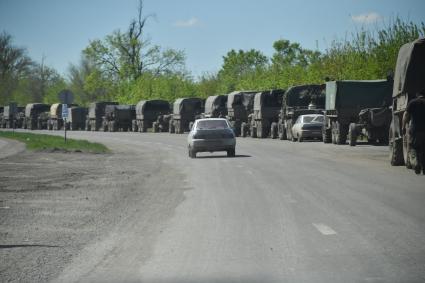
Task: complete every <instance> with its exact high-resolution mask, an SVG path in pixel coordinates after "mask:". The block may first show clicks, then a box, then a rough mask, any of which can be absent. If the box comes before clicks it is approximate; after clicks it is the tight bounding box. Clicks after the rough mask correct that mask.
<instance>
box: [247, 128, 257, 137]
mask: <svg viewBox="0 0 425 283" xmlns="http://www.w3.org/2000/svg"><path fill="white" fill-rule="evenodd" d="M249 131H250V134H251V138H256V137H257V127H256V126H254V125H251V127H250V128H249Z"/></svg>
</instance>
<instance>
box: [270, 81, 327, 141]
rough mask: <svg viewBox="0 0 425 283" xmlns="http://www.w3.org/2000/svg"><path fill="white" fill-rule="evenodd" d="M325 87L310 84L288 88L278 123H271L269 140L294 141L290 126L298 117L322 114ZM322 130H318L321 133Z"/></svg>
mask: <svg viewBox="0 0 425 283" xmlns="http://www.w3.org/2000/svg"><path fill="white" fill-rule="evenodd" d="M325 94H326V92H325V85H324V84H321V85H320V84H310V85H299V86H293V87H290V88H289V89H288V90H287V91H286V92H285V94H284V96H283V100H282V109H281V110H280V113H279V119H278V122H273V123H272V125H271V129H270V136H271V138H273V139H275V138H277V137H279V139H281V140H286V139H288V140H294V139H295V137H294V136H293V135H292V126H293V125H294V123H295V121H296V120H297V118H298V117H299V116H300V115H306V114H323V111H324V109H325ZM321 130H322V129H319V131H321Z"/></svg>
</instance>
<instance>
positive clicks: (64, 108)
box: [62, 104, 68, 143]
mask: <svg viewBox="0 0 425 283" xmlns="http://www.w3.org/2000/svg"><path fill="white" fill-rule="evenodd" d="M67 118H68V104H62V120H63V128H64V130H65V143H66V119H67Z"/></svg>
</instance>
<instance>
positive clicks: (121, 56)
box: [83, 0, 185, 81]
mask: <svg viewBox="0 0 425 283" xmlns="http://www.w3.org/2000/svg"><path fill="white" fill-rule="evenodd" d="M149 17H150V16H146V17H145V16H143V1H142V0H140V1H139V7H138V16H137V18H136V19H133V20H132V21H131V23H130V25H129V28H128V30H127V31H126V32H121V31H120V30H118V31H115V32H113V33H112V34H110V35H108V36H106V37H105V39H103V40H94V41H91V42H90V44H89V46H88V47H87V48H86V49H85V50H84V51H83V52H84V54H85V56H87V58H88V59H89V60H90V61H92V62H93V63H94V64H95V66H96V67H97V68H98V69H99V70H100V71H101V72H102V74H103V75H105V76H107V77H108V78H110V79H113V80H130V81H135V80H137V79H138V78H139V77H140V76H141V75H142V74H143V73H146V72H149V73H152V74H154V75H160V74H165V73H172V72H173V71H176V70H180V69H182V68H183V65H184V60H185V55H184V52H183V51H177V50H174V49H165V50H161V48H160V47H159V46H157V45H152V44H151V42H150V40H149V39H148V38H147V37H146V36H145V35H144V28H145V25H146V23H147V21H148V19H149Z"/></svg>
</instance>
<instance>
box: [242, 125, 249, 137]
mask: <svg viewBox="0 0 425 283" xmlns="http://www.w3.org/2000/svg"><path fill="white" fill-rule="evenodd" d="M247 134H248V125H247V124H246V122H242V124H241V137H243V138H245V137H246V136H247Z"/></svg>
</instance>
